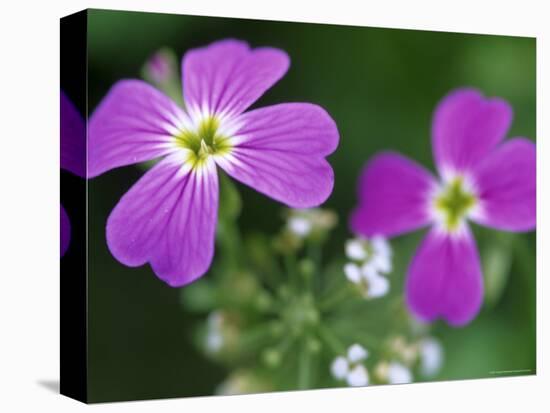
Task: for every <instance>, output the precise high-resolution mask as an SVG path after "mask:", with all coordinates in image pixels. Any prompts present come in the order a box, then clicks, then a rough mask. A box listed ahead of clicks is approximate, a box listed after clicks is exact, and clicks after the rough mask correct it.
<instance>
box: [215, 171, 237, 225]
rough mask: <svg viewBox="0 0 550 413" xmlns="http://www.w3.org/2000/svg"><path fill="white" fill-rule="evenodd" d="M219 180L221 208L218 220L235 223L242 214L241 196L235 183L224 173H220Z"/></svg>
mask: <svg viewBox="0 0 550 413" xmlns="http://www.w3.org/2000/svg"><path fill="white" fill-rule="evenodd" d="M219 179H220V206H219V209H218V219H219V220H220V221H227V220H231V221H234V220H235V219H237V218H238V217H239V215H240V213H241V208H242V201H241V196H240V194H239V191H238V190H237V187H236V186H235V184H234V183H233V181H232V180H231V179H229V177H228V176H227V175H226V174H225V173H224V172H222V171H220V172H219Z"/></svg>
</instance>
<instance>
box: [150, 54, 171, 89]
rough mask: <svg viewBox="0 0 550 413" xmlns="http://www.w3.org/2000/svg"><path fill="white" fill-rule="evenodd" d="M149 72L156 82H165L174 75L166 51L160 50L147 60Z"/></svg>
mask: <svg viewBox="0 0 550 413" xmlns="http://www.w3.org/2000/svg"><path fill="white" fill-rule="evenodd" d="M146 70H147V73H148V74H149V76H150V77H151V80H153V81H154V82H155V83H164V82H166V81H167V80H168V79H169V78H170V76H171V75H172V73H171V72H172V70H171V66H170V61H169V59H168V57H167V56H166V54H165V53H163V52H162V51H158V52H156V53H155V54H153V56H151V58H150V59H149V61H148V62H147V66H146Z"/></svg>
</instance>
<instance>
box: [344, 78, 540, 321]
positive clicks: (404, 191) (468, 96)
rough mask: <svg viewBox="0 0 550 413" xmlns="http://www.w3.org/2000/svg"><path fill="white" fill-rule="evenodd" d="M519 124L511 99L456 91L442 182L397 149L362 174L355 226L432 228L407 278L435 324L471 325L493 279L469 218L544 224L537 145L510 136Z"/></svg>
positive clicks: (439, 124) (436, 149)
mask: <svg viewBox="0 0 550 413" xmlns="http://www.w3.org/2000/svg"><path fill="white" fill-rule="evenodd" d="M511 121H512V109H511V107H510V106H509V105H508V103H506V102H505V101H504V100H502V99H498V98H491V99H486V98H484V97H483V96H482V95H481V94H480V93H479V92H477V91H476V90H472V89H459V90H456V91H454V92H452V93H450V94H449V95H448V96H446V97H445V98H444V99H443V100H442V101H441V102H440V104H439V105H438V107H437V109H436V111H435V114H434V119H433V125H432V147H433V153H434V158H435V164H436V166H437V169H438V172H439V175H440V179H439V180H436V179H434V177H433V176H432V174H431V173H430V172H429V171H427V170H426V169H424V168H423V167H422V166H420V165H418V164H416V163H415V162H413V161H411V160H409V159H407V158H405V157H403V156H401V155H399V154H397V153H393V152H386V153H382V154H379V155H377V156H375V157H374V158H373V159H371V160H370V162H369V163H368V164H367V166H366V167H365V169H364V171H363V173H362V175H361V178H360V182H359V206H358V207H357V208H356V210H355V211H354V212H353V214H352V217H351V222H350V224H351V228H352V230H353V231H354V232H356V233H359V234H362V235H364V236H373V235H382V236H387V237H391V236H396V235H400V234H403V233H406V232H409V231H413V230H416V229H419V228H422V227H426V226H430V227H431V229H430V230H429V232H428V235H427V236H426V237H425V239H424V241H423V242H422V243H421V245H420V247H419V249H418V251H417V253H416V256H415V257H414V258H413V260H412V263H411V264H410V267H409V270H408V274H407V282H406V300H407V304H408V306H409V308H410V309H411V310H412V312H413V313H414V314H415V315H417V316H418V317H420V318H421V319H423V320H425V321H432V320H434V319H436V318H438V317H441V318H444V319H445V320H446V321H447V322H448V323H449V324H451V325H457V326H458V325H464V324H466V323H468V322H470V321H471V320H472V319H473V318H474V317H475V315H476V314H477V313H478V311H479V309H480V306H481V303H482V297H483V279H482V272H481V267H480V262H479V256H478V251H477V247H476V244H475V240H474V238H473V237H472V233H471V231H470V228H469V226H468V221H473V222H475V223H477V224H480V225H483V226H488V227H491V228H495V229H498V230H503V231H512V232H520V231H529V230H533V229H534V228H535V215H536V214H535V200H536V189H535V159H536V156H535V145H534V144H533V143H532V142H530V141H529V140H527V139H525V138H513V139H509V140H507V141H504V142H503V141H502V140H503V138H504V137H505V134H506V132H507V131H508V129H509V127H510V124H511Z"/></svg>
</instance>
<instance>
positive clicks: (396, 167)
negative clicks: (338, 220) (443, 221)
mask: <svg viewBox="0 0 550 413" xmlns="http://www.w3.org/2000/svg"><path fill="white" fill-rule="evenodd" d="M435 185H436V183H435V180H434V178H433V177H432V175H431V174H430V173H429V172H428V171H427V170H426V169H424V168H423V167H422V166H420V165H418V164H417V163H415V162H414V161H412V160H410V159H408V158H406V157H404V156H401V155H399V154H398V153H394V152H386V153H382V154H379V155H376V156H375V157H374V158H372V159H371V160H370V161H369V163H368V164H367V166H366V167H365V169H364V170H363V172H362V174H361V177H360V180H359V188H358V189H359V205H358V206H357V208H356V209H355V211H354V212H353V213H352V216H351V221H350V225H351V228H352V231H353V232H355V233H358V234H361V235H364V236H366V237H371V236H374V235H382V236H386V237H389V236H395V235H399V234H402V233H405V232H409V231H413V230H416V229H418V228H421V227H423V226H425V225H428V224H429V223H430V221H431V215H430V209H429V195H430V194H431V192H432V191H433V189H434V187H435Z"/></svg>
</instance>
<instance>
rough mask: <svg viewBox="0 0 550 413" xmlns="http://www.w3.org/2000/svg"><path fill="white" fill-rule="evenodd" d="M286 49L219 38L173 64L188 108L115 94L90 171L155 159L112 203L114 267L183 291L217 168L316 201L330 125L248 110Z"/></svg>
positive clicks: (289, 200) (282, 64) (205, 243)
mask: <svg viewBox="0 0 550 413" xmlns="http://www.w3.org/2000/svg"><path fill="white" fill-rule="evenodd" d="M288 66H289V58H288V56H287V54H286V53H285V52H283V51H281V50H279V49H274V48H268V47H263V48H257V49H250V47H249V46H248V44H246V43H245V42H241V41H236V40H224V41H219V42H216V43H213V44H211V45H209V46H207V47H204V48H199V49H193V50H190V51H189V52H187V53H186V54H185V55H184V57H183V60H182V72H183V73H182V79H183V97H184V101H185V110H184V109H182V108H181V107H179V106H178V105H176V104H175V103H174V102H173V101H172V100H171V99H170V98H168V97H167V96H165V95H164V94H163V93H161V92H159V91H158V90H157V89H155V88H153V87H152V86H150V85H148V84H147V83H145V82H142V81H139V80H123V81H120V82H118V83H117V84H116V85H114V86H113V87H112V89H111V90H110V91H109V93H108V94H107V96H106V97H105V98H104V99H103V101H102V102H101V104H100V105H99V107H98V108H97V109H96V111H95V113H94V114H93V116H92V119H91V121H90V125H89V143H90V145H89V159H88V161H89V164H88V173H89V174H90V176H92V177H94V176H97V175H100V174H102V173H104V172H106V171H108V170H110V169H113V168H116V167H120V166H124V165H129V164H135V163H138V162H143V161H147V160H151V159H154V158H158V157H162V158H163V159H162V160H161V161H160V162H159V163H158V164H156V165H155V166H154V167H153V168H152V169H151V170H150V171H148V172H147V173H146V174H145V175H144V176H143V177H142V178H141V179H140V180H139V181H138V182H137V183H136V184H135V185H134V186H133V187H132V188H131V189H130V190H129V191H128V192H127V193H126V194H125V195H124V196H123V197H122V198H121V200H120V201H119V203H118V204H117V205H116V207H115V208H114V210H113V211H112V213H111V215H110V217H109V219H108V222H107V243H108V246H109V249H110V250H111V253H112V254H113V255H114V256H115V257H116V258H117V259H118V260H119V261H120V262H122V263H123V264H125V265H128V266H140V265H143V264H145V263H147V262H148V263H150V264H151V266H152V268H153V270H154V272H155V273H156V274H157V276H158V277H159V278H161V279H162V280H164V281H165V282H166V283H168V284H169V285H171V286H174V287H176V286H183V285H185V284H188V283H190V282H192V281H194V280H196V279H197V278H198V277H200V276H201V275H202V274H204V273H205V272H206V271H207V269H208V268H209V266H210V263H211V261H212V257H213V252H214V233H215V228H216V221H217V209H218V177H217V166H219V167H221V168H222V169H223V170H225V172H226V173H227V174H229V175H230V176H232V177H233V178H235V179H237V180H238V181H241V182H242V183H244V184H247V185H249V186H251V187H252V188H254V189H256V190H257V191H259V192H261V193H263V194H265V195H267V196H269V197H271V198H273V199H275V200H277V201H280V202H282V203H284V204H286V205H288V206H290V207H294V208H309V207H313V206H317V205H319V204H321V203H322V202H324V201H325V200H326V199H327V197H328V196H329V195H330V193H331V192H332V188H333V185H334V175H333V171H332V168H331V166H330V165H329V163H328V162H327V161H326V159H325V157H326V156H328V155H329V154H331V153H332V152H333V151H334V150H335V149H336V146H337V144H338V139H339V137H338V130H337V128H336V125H335V123H334V121H333V120H332V118H331V117H330V116H329V115H328V114H327V112H326V111H325V110H324V109H322V108H321V107H319V106H317V105H313V104H309V103H285V104H279V105H274V106H269V107H265V108H261V109H255V110H251V111H249V112H245V111H246V109H247V108H248V107H249V106H250V105H252V104H253V103H254V102H255V101H256V100H257V99H258V98H260V96H262V94H263V93H264V92H265V91H266V90H267V89H269V88H270V87H271V86H272V85H273V84H274V83H275V82H277V81H278V80H279V79H280V78H281V77H282V76H283V75H284V74H285V72H286V71H287V69H288Z"/></svg>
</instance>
